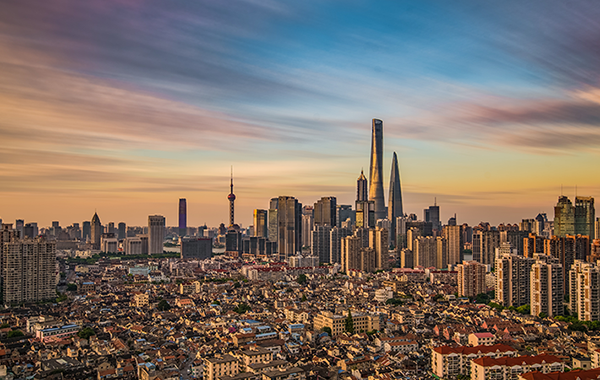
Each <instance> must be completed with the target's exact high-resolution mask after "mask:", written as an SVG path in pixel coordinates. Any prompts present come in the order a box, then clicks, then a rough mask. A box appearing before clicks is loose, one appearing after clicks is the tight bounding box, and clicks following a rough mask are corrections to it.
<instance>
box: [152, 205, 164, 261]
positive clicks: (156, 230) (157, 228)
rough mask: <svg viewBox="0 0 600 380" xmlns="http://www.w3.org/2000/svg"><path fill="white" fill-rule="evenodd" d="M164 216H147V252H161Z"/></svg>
mask: <svg viewBox="0 0 600 380" xmlns="http://www.w3.org/2000/svg"><path fill="white" fill-rule="evenodd" d="M165 222H166V221H165V217H164V216H162V215H150V216H148V254H150V255H157V254H162V253H163V250H164V249H163V242H164V241H165Z"/></svg>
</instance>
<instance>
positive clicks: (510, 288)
mask: <svg viewBox="0 0 600 380" xmlns="http://www.w3.org/2000/svg"><path fill="white" fill-rule="evenodd" d="M502 244H503V245H504V246H506V245H508V248H509V249H508V252H503V253H502V254H501V255H500V256H499V257H497V258H496V298H495V299H496V302H498V303H499V304H500V305H503V306H505V307H509V306H514V307H519V306H522V305H526V304H529V301H530V299H529V296H530V292H529V285H530V275H531V266H532V265H533V263H534V262H535V260H534V259H533V258H531V257H523V256H520V255H518V254H515V253H514V251H512V252H511V246H510V243H508V242H505V243H502Z"/></svg>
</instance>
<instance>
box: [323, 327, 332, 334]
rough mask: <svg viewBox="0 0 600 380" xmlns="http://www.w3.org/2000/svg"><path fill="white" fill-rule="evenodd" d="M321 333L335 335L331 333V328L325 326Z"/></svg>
mask: <svg viewBox="0 0 600 380" xmlns="http://www.w3.org/2000/svg"><path fill="white" fill-rule="evenodd" d="M321 331H323V332H326V333H327V334H329V336H332V335H333V333H332V332H331V327H328V326H325V327H323V328H322V329H321Z"/></svg>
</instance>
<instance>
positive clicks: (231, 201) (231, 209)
mask: <svg viewBox="0 0 600 380" xmlns="http://www.w3.org/2000/svg"><path fill="white" fill-rule="evenodd" d="M229 186H230V188H231V191H230V192H229V195H228V196H227V199H228V200H229V226H230V227H231V226H233V225H234V224H235V222H234V211H235V206H234V203H235V194H234V193H233V168H231V183H230V185H229Z"/></svg>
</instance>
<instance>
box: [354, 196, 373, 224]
mask: <svg viewBox="0 0 600 380" xmlns="http://www.w3.org/2000/svg"><path fill="white" fill-rule="evenodd" d="M356 227H357V228H373V227H375V202H373V201H356Z"/></svg>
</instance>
